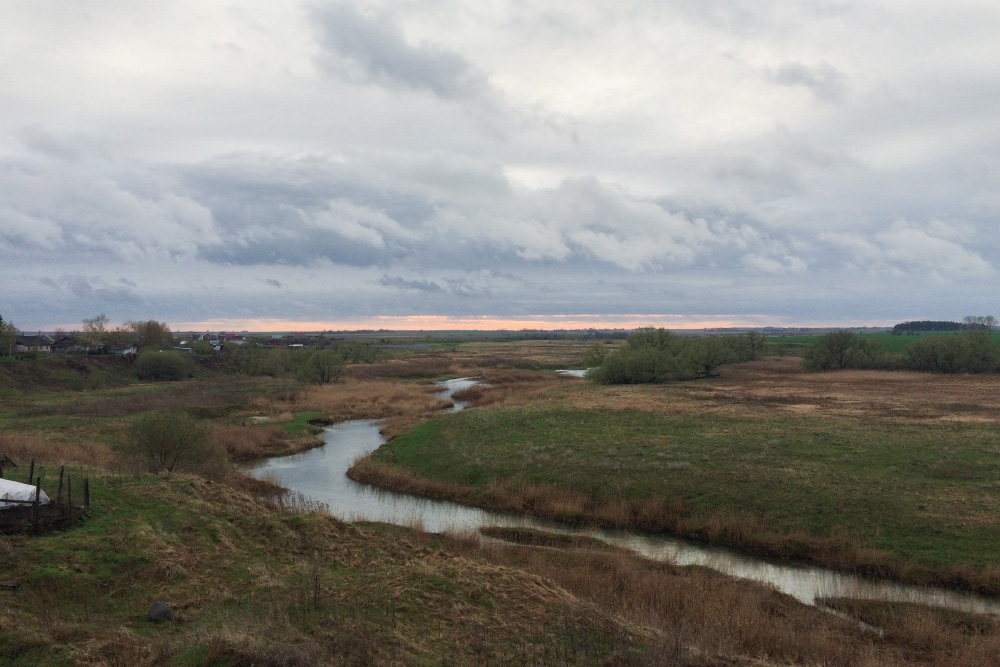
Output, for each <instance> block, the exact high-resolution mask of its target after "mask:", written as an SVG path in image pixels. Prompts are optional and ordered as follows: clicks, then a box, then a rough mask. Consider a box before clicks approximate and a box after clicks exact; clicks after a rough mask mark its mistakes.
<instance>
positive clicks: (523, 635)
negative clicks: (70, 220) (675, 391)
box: [0, 470, 642, 666]
mask: <svg viewBox="0 0 1000 667" xmlns="http://www.w3.org/2000/svg"><path fill="white" fill-rule="evenodd" d="M41 472H42V473H43V474H45V471H44V470H43V471H41ZM49 472H51V471H49ZM92 487H93V489H94V495H93V498H92V507H93V510H92V513H91V516H90V517H88V519H87V521H86V522H85V523H83V524H82V525H80V526H78V527H76V528H73V529H71V530H67V531H65V532H62V533H58V534H54V535H50V536H45V537H39V538H32V537H15V538H10V537H0V582H3V583H12V584H19V585H20V589H19V590H17V591H12V590H4V591H0V595H2V596H3V597H2V598H0V662H2V663H3V664H5V665H6V664H23V665H80V664H93V665H100V664H105V665H125V664H161V665H200V664H210V665H250V664H255V665H303V666H304V665H316V664H348V665H350V664H358V665H361V664H442V663H448V664H469V663H470V662H475V661H477V660H479V659H481V660H483V661H485V662H488V663H490V664H498V663H502V662H504V661H507V662H510V661H516V660H518V659H520V658H521V656H525V657H528V656H530V657H532V658H535V657H539V656H543V655H546V654H548V655H563V654H567V655H570V654H576V655H577V656H578V660H579V662H580V664H595V665H596V664H601V663H602V662H603V660H605V659H607V658H608V657H610V656H611V655H614V654H615V653H616V652H621V655H623V656H624V655H626V654H628V653H630V652H632V651H634V650H641V649H642V642H632V641H631V640H629V639H628V637H629V634H630V632H631V631H630V629H629V628H628V627H627V626H626V625H623V624H622V623H621V622H620V621H618V620H616V619H614V618H613V617H611V616H609V615H607V614H604V613H595V610H594V609H593V607H592V606H591V605H588V604H586V603H585V602H584V601H582V600H579V599H576V598H573V597H571V596H568V595H567V594H566V593H565V592H564V591H562V590H560V589H558V588H557V587H555V586H553V585H552V584H551V583H549V582H546V581H543V580H541V579H539V578H538V577H536V576H533V575H531V574H528V573H525V572H522V571H518V570H513V569H507V568H501V567H497V566H493V565H490V564H488V563H486V562H484V561H483V560H482V559H481V558H480V559H475V558H470V557H469V556H467V555H463V554H461V553H459V552H458V551H457V550H456V549H450V550H449V549H448V544H449V543H450V541H449V540H447V539H445V538H440V537H430V536H423V535H419V534H417V533H412V532H410V531H407V530H406V529H398V530H395V529H385V528H381V527H377V526H363V525H350V524H345V523H342V522H340V521H337V520H336V519H333V518H331V517H328V516H325V515H323V514H318V513H304V514H303V513H299V512H297V511H295V510H294V508H287V507H282V506H280V505H274V504H269V503H266V502H262V501H259V500H255V499H254V498H252V497H250V496H249V495H247V494H246V493H243V492H241V491H239V490H238V489H235V488H233V487H231V486H228V485H222V484H212V483H208V482H206V481H204V480H200V479H197V478H193V477H186V476H172V477H170V478H161V477H143V478H134V477H127V478H110V477H100V478H95V479H94V482H93V484H92ZM155 600H160V601H163V602H165V603H167V604H168V605H169V606H170V607H171V608H172V610H173V613H174V620H173V621H172V622H167V623H163V624H159V625H155V624H153V623H150V622H148V621H147V620H146V618H145V616H146V613H147V611H148V610H149V609H150V607H151V605H152V604H153V602H154V601H155ZM574 642H575V644H574Z"/></svg>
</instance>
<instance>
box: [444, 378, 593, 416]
mask: <svg viewBox="0 0 1000 667" xmlns="http://www.w3.org/2000/svg"><path fill="white" fill-rule="evenodd" d="M460 375H462V376H464V377H475V378H477V379H478V380H479V381H480V382H481V384H478V385H473V386H472V387H469V388H468V389H465V390H462V391H458V392H455V394H454V399H455V400H456V401H464V402H465V403H466V404H467V405H468V407H484V406H487V405H510V404H517V403H528V402H531V401H532V400H533V399H534V398H535V397H536V396H538V395H539V394H541V393H543V392H546V391H549V390H551V389H554V388H556V387H558V386H560V385H562V384H564V383H567V382H579V381H580V380H579V379H577V378H569V377H564V376H558V375H554V374H552V373H545V372H539V371H525V370H511V369H497V368H463V369H462V372H461V373H460Z"/></svg>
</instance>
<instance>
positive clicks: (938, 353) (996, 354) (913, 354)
mask: <svg viewBox="0 0 1000 667" xmlns="http://www.w3.org/2000/svg"><path fill="white" fill-rule="evenodd" d="M906 360H907V365H908V366H909V368H912V369H913V370H917V371H931V372H936V373H996V372H997V371H998V370H1000V348H998V346H997V343H996V341H994V340H993V338H992V337H991V336H990V334H989V332H986V331H969V332H967V333H964V334H962V335H960V336H954V335H952V336H926V337H924V338H920V339H918V340H916V341H914V342H913V343H911V344H910V345H908V346H907V347H906Z"/></svg>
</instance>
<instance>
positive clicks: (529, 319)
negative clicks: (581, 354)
mask: <svg viewBox="0 0 1000 667" xmlns="http://www.w3.org/2000/svg"><path fill="white" fill-rule="evenodd" d="M764 319H765V318H764V316H762V315H758V316H753V315H751V316H747V315H665V314H661V315H632V314H622V315H590V314H575V315H537V316H525V317H520V318H500V317H492V316H487V315H484V316H478V317H454V316H448V315H411V316H389V315H386V316H377V317H368V318H359V319H356V320H334V321H300V320H283V319H271V318H259V319H245V320H238V319H211V320H201V321H196V322H177V323H173V324H171V325H170V327H171V329H174V330H176V331H357V330H379V329H382V330H387V331H496V330H508V331H518V330H521V329H539V330H553V329H590V328H594V329H637V328H640V327H664V328H667V329H715V328H726V327H760V326H768V325H767V324H765V323H764V321H763V320H764ZM768 319H771V320H772V323H773V319H774V318H768ZM775 326H795V325H788V324H784V323H781V324H776V325H775Z"/></svg>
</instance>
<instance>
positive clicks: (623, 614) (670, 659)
mask: <svg viewBox="0 0 1000 667" xmlns="http://www.w3.org/2000/svg"><path fill="white" fill-rule="evenodd" d="M580 546H581V545H579V544H577V545H575V547H576V548H575V549H574V550H572V551H560V550H555V549H551V548H544V549H538V548H527V547H521V548H510V547H505V546H501V545H493V544H488V545H486V546H484V547H482V552H483V553H484V554H485V555H486V557H487V558H488V559H489V560H490V561H491V562H493V563H496V564H498V565H503V566H506V567H515V568H518V569H521V570H526V571H528V572H531V573H534V574H536V575H539V576H542V577H544V578H545V579H547V580H551V581H553V582H555V583H557V584H558V585H559V586H561V587H563V588H565V589H566V590H567V591H569V592H571V593H572V594H573V595H576V596H578V597H580V598H582V599H585V600H588V601H590V602H591V603H593V604H596V605H598V606H599V607H600V608H604V609H607V610H614V613H615V614H616V615H617V616H618V617H619V618H622V619H623V620H624V621H625V622H627V623H631V624H635V625H636V626H638V627H643V628H648V629H649V630H652V631H653V632H654V633H655V634H654V635H653V636H654V637H656V639H655V641H653V642H651V643H652V648H651V649H649V650H648V652H647V654H646V655H645V657H644V658H643V659H641V660H639V661H637V662H638V663H639V664H668V665H674V664H689V665H699V664H726V665H856V666H866V667H867V666H871V667H874V666H875V665H941V666H942V667H943V666H945V665H954V666H956V667H958V666H970V667H971V666H981V665H991V664H995V663H994V662H993V661H994V660H995V659H996V656H998V655H1000V633H998V625H997V622H996V620H995V619H983V618H981V617H976V616H973V615H963V614H954V613H952V612H941V611H938V610H931V609H927V608H922V607H916V606H913V609H912V611H911V613H910V614H909V615H904V614H898V613H891V612H890V613H889V614H883V615H881V616H878V615H875V614H871V613H868V614H867V615H864V618H862V614H861V613H856V610H857V609H870V608H871V607H873V606H874V607H876V608H877V607H878V606H879V605H878V604H877V603H867V602H861V601H857V600H847V601H842V602H841V603H839V604H837V605H834V606H835V607H836V608H837V609H838V610H840V611H842V612H844V613H847V614H848V615H850V616H852V617H856V618H859V619H860V620H866V622H868V623H869V624H872V625H875V626H877V627H879V628H882V629H884V630H885V634H884V636H880V635H879V634H878V633H877V632H874V631H871V630H865V629H862V628H861V627H860V625H859V624H858V623H856V622H852V621H850V620H848V619H845V618H842V617H837V616H834V615H831V614H827V613H824V612H823V611H821V610H819V609H817V608H815V607H807V606H805V605H803V604H801V603H798V602H796V601H795V600H793V599H792V598H790V597H788V596H784V595H781V594H779V593H776V592H774V591H772V590H770V589H768V588H767V587H764V586H760V585H757V584H753V583H749V582H740V581H736V580H733V579H731V578H729V577H726V576H724V575H721V574H718V573H715V572H712V571H709V570H704V569H701V568H678V567H675V566H672V565H669V564H665V563H659V562H654V561H649V560H646V559H643V558H639V557H637V556H634V555H632V554H629V553H626V552H622V551H618V550H614V549H609V548H607V547H603V548H601V549H596V550H594V549H581V548H579V547H580ZM890 607H891V605H890ZM884 622H885V623H886V625H883V623H884Z"/></svg>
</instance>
